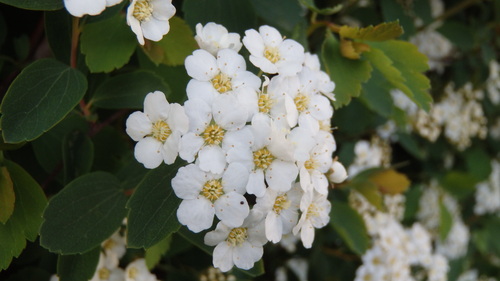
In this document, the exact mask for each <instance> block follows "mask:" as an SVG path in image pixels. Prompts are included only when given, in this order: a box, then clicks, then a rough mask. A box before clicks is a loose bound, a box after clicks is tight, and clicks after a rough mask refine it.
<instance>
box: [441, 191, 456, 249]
mask: <svg viewBox="0 0 500 281" xmlns="http://www.w3.org/2000/svg"><path fill="white" fill-rule="evenodd" d="M452 226H453V217H452V215H451V213H450V211H449V210H448V208H446V206H445V205H444V203H443V202H442V201H440V202H439V239H440V240H441V241H445V240H446V237H448V234H449V233H450V230H451V227H452Z"/></svg>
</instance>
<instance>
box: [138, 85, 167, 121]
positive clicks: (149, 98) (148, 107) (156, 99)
mask: <svg viewBox="0 0 500 281" xmlns="http://www.w3.org/2000/svg"><path fill="white" fill-rule="evenodd" d="M169 112H170V104H169V103H168V101H167V98H166V97H165V94H164V93H163V92H160V91H155V92H153V93H149V94H147V95H146V97H145V98H144V113H145V114H146V115H147V116H148V117H149V119H150V120H151V121H152V122H156V121H158V120H167V118H168V114H169Z"/></svg>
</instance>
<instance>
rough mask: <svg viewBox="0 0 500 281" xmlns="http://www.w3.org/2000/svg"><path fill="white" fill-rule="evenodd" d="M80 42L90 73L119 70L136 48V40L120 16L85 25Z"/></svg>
mask: <svg viewBox="0 0 500 281" xmlns="http://www.w3.org/2000/svg"><path fill="white" fill-rule="evenodd" d="M80 40H81V50H82V53H83V54H85V62H86V63H87V66H88V67H89V69H90V71H91V72H111V71H113V70H114V69H117V68H121V67H122V66H123V65H125V64H126V63H127V62H128V61H129V59H130V57H131V56H132V54H133V53H134V51H135V48H136V46H137V39H136V37H135V36H134V33H133V32H132V31H130V27H129V26H127V23H126V22H125V18H124V16H122V15H117V16H114V17H112V18H110V19H106V20H103V21H99V22H96V23H90V24H87V25H85V27H84V29H83V32H82V35H81V38H80Z"/></svg>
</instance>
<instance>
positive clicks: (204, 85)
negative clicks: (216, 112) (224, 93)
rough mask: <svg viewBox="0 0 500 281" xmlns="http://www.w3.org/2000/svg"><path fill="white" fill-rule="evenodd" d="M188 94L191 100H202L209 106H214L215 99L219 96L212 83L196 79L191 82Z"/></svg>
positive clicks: (188, 85)
mask: <svg viewBox="0 0 500 281" xmlns="http://www.w3.org/2000/svg"><path fill="white" fill-rule="evenodd" d="M186 93H187V96H188V98H189V99H202V100H203V101H204V102H206V103H207V104H208V105H210V106H211V105H212V103H213V100H214V98H215V97H216V96H217V95H219V92H217V90H215V88H214V86H213V85H212V83H211V82H208V81H200V80H196V79H191V80H189V83H188V84H187V86H186Z"/></svg>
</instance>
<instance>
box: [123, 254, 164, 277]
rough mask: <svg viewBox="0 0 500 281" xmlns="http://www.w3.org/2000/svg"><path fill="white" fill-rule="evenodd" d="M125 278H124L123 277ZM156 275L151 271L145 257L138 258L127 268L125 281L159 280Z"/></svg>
mask: <svg viewBox="0 0 500 281" xmlns="http://www.w3.org/2000/svg"><path fill="white" fill-rule="evenodd" d="M122 280H123V279H122ZM157 280H158V279H156V276H155V275H154V274H152V273H151V272H149V270H148V267H147V266H146V260H145V259H137V260H135V261H133V262H131V263H129V264H128V265H127V268H125V281H157Z"/></svg>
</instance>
